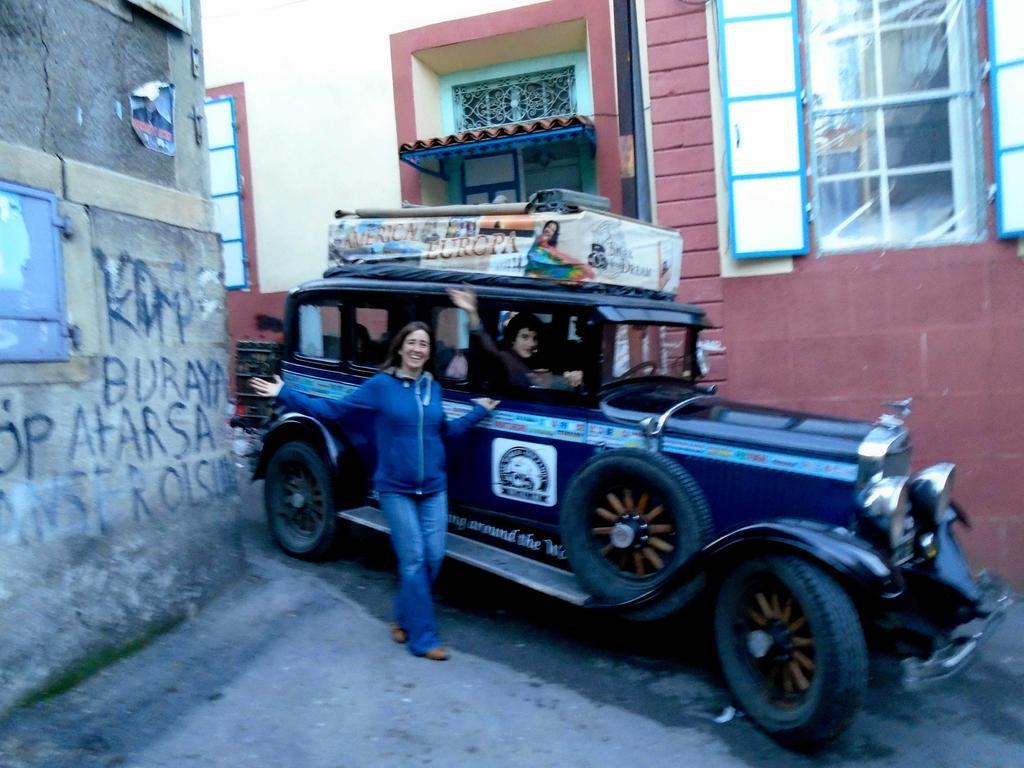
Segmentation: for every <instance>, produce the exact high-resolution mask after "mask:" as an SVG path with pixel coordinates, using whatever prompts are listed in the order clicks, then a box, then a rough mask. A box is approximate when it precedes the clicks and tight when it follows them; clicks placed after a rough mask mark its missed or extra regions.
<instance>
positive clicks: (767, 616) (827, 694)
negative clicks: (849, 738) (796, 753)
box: [715, 556, 868, 749]
mask: <svg viewBox="0 0 1024 768" xmlns="http://www.w3.org/2000/svg"><path fill="white" fill-rule="evenodd" d="M715 644H716V646H717V648H718V657H719V660H720V662H721V665H722V673H723V674H724V675H725V679H726V681H728V683H729V687H730V688H732V692H733V694H734V695H735V697H736V699H737V702H738V703H739V705H740V707H741V708H742V709H743V710H744V711H745V712H746V713H747V714H748V715H750V717H751V718H752V719H753V720H754V722H756V723H757V724H758V725H759V726H760V727H761V728H763V729H764V730H765V731H767V732H768V733H769V734H770V735H771V736H773V737H774V738H775V739H777V740H778V741H780V742H782V743H783V744H785V745H787V746H790V747H794V748H798V749H811V748H815V747H818V746H821V745H822V744H825V743H827V742H829V741H831V740H833V739H835V738H836V737H838V736H839V735H840V734H841V733H842V732H843V731H844V730H846V728H847V726H849V724H850V723H851V722H852V720H853V717H854V715H855V714H856V713H857V710H858V709H859V708H860V705H861V703H862V701H863V700H864V692H865V690H866V688H867V679H868V656H867V646H866V643H865V641H864V631H863V629H862V627H861V623H860V619H859V617H858V616H857V611H856V609H855V608H854V606H853V603H852V601H851V600H850V598H849V596H848V595H847V594H846V592H845V591H844V590H843V589H842V588H841V587H840V586H839V585H838V584H837V583H836V582H835V581H834V580H833V579H832V578H831V577H830V576H829V575H828V574H826V573H825V572H824V571H822V570H821V569H819V568H817V567H815V566H813V565H811V564H810V563H808V562H806V561H804V560H801V559H800V558H797V557H791V556H769V557H763V558H758V559H756V560H750V561H747V562H744V563H741V564H740V565H739V566H738V567H737V568H736V570H734V571H733V572H732V573H730V574H729V575H728V576H727V577H726V578H725V580H724V582H723V583H722V587H721V589H720V591H719V593H718V600H717V603H716V605H715ZM758 654H760V655H758Z"/></svg>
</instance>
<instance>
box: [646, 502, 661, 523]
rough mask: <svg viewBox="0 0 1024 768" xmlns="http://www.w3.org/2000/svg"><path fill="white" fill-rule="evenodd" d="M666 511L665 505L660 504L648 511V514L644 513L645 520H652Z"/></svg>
mask: <svg viewBox="0 0 1024 768" xmlns="http://www.w3.org/2000/svg"><path fill="white" fill-rule="evenodd" d="M664 511H665V507H664V506H663V505H661V504H659V505H658V506H656V507H655V508H654V509H652V510H651V511H650V512H648V513H647V514H646V515H644V522H645V523H649V522H651V520H653V519H654V518H656V517H657V516H658V515H660V514H661V513H662V512H664Z"/></svg>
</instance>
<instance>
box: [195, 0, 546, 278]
mask: <svg viewBox="0 0 1024 768" xmlns="http://www.w3.org/2000/svg"><path fill="white" fill-rule="evenodd" d="M536 1H537V0H476V2H474V3H473V4H472V5H471V6H470V5H467V4H466V3H464V2H452V1H451V0H434V1H433V2H429V3H425V2H422V0H380V1H379V2H373V3H355V2H338V0H305V1H304V2H298V3H290V4H284V3H281V1H280V0H203V36H204V56H205V64H206V84H207V86H208V87H214V86H218V85H227V84H229V83H237V82H241V83H244V85H245V96H246V105H247V109H248V125H247V126H246V128H247V130H248V135H249V147H250V155H251V160H252V179H251V180H250V181H251V183H250V184H249V185H248V189H249V190H250V191H251V194H252V195H253V200H254V203H255V211H256V237H257V242H258V247H259V264H258V266H259V273H260V284H261V289H262V291H263V292H265V293H269V292H273V291H282V290H287V289H289V288H291V287H292V286H294V285H295V284H296V283H299V282H301V281H303V280H308V279H311V278H314V277H318V276H319V275H320V274H321V273H322V272H323V269H324V267H325V265H326V263H327V243H326V232H327V226H328V224H329V223H330V222H331V219H332V215H333V213H334V211H335V210H337V209H339V208H344V209H349V210H351V209H353V208H356V207H364V206H366V207H369V206H397V205H398V204H399V203H400V202H401V195H400V190H399V171H398V168H399V162H398V139H397V135H396V132H395V110H394V99H393V95H392V93H393V92H392V80H391V47H390V39H389V38H390V35H391V34H393V33H395V32H400V31H403V30H407V29H414V28H418V27H422V26H426V25H428V24H434V23H437V22H441V21H448V20H451V19H456V18H462V17H465V16H468V15H477V14H484V13H490V12H492V11H501V10H506V9H509V8H514V7H519V6H523V5H531V4H532V3H533V2H536ZM421 74H422V73H421Z"/></svg>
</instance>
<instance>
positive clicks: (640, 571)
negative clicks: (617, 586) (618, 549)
mask: <svg viewBox="0 0 1024 768" xmlns="http://www.w3.org/2000/svg"><path fill="white" fill-rule="evenodd" d="M633 564H634V565H635V566H636V575H637V576H643V575H644V559H643V558H642V557H641V556H640V553H639V552H637V551H636V550H633Z"/></svg>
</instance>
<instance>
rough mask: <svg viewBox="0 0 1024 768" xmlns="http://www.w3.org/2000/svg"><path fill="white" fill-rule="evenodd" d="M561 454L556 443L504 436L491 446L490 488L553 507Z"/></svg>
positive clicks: (498, 493) (503, 494)
mask: <svg viewBox="0 0 1024 768" xmlns="http://www.w3.org/2000/svg"><path fill="white" fill-rule="evenodd" d="M557 469H558V453H557V452H556V451H555V449H554V447H553V446H550V445H544V444H542V443H524V442H521V441H519V440H508V439H506V438H503V437H499V438H497V439H495V441H494V443H493V444H492V447H491V488H492V490H493V491H494V494H495V495H496V496H500V497H501V498H503V499H511V500H512V501H522V502H525V503H527V504H539V505H541V506H544V507H553V506H554V505H555V501H556V493H557V485H556V470H557Z"/></svg>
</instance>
